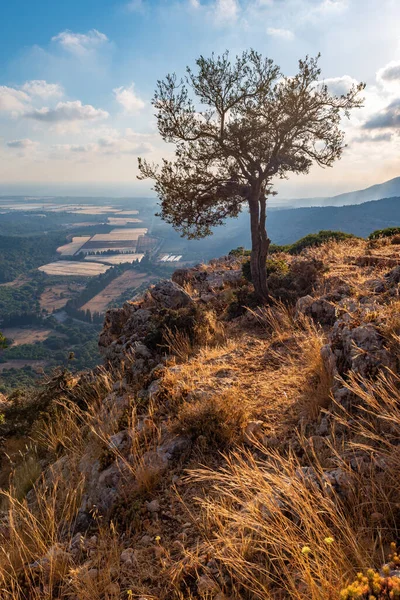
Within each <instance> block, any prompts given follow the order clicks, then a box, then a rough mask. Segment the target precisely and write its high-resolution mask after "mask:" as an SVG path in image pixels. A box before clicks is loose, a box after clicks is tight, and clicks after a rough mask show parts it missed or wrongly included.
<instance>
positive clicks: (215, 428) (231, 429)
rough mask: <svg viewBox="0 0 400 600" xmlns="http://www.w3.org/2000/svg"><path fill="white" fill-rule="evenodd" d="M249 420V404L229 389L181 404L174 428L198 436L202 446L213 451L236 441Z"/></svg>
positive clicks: (194, 436)
mask: <svg viewBox="0 0 400 600" xmlns="http://www.w3.org/2000/svg"><path fill="white" fill-rule="evenodd" d="M248 420H249V413H248V402H246V400H245V399H238V397H237V394H235V393H233V392H232V390H231V391H226V392H221V393H219V394H215V395H214V396H212V397H209V398H202V397H200V398H195V399H194V400H191V401H186V402H184V403H183V405H182V406H181V407H180V409H179V412H178V416H177V422H176V423H175V425H174V426H173V429H174V430H175V431H176V432H177V433H184V434H187V435H190V436H192V437H193V438H194V439H197V438H199V437H200V436H201V437H202V438H203V441H204V442H206V444H205V447H207V448H210V449H211V450H212V451H215V448H216V447H218V448H226V447H228V446H230V445H231V444H232V443H233V442H236V441H238V440H239V439H240V437H241V435H242V433H243V430H244V428H245V426H246V425H247V423H248Z"/></svg>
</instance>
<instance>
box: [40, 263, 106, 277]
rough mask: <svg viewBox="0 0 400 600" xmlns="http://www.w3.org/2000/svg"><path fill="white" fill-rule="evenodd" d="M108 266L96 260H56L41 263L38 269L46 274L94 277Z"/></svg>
mask: <svg viewBox="0 0 400 600" xmlns="http://www.w3.org/2000/svg"><path fill="white" fill-rule="evenodd" d="M109 268H110V266H109V265H103V264H101V263H96V262H72V261H66V260H65V261H64V260H58V261H56V262H52V263H49V264H47V265H42V266H41V267H39V271H42V272H43V273H46V275H60V276H62V277H66V276H74V275H75V276H79V277H94V276H95V275H99V274H100V273H105V272H106V271H107V270H108V269H109Z"/></svg>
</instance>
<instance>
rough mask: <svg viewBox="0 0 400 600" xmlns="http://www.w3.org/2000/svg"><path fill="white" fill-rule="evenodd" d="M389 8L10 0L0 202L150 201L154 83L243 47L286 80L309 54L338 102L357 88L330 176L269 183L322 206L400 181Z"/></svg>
mask: <svg viewBox="0 0 400 600" xmlns="http://www.w3.org/2000/svg"><path fill="white" fill-rule="evenodd" d="M399 23H400V1H399V0H380V1H379V2H378V0H126V1H124V0H121V2H118V1H114V0H69V1H68V2H47V1H46V2H45V1H44V0H14V1H13V2H7V5H6V6H5V8H4V7H3V9H2V19H1V22H0V56H1V57H2V68H1V71H0V193H10V192H15V193H18V192H20V193H32V194H35V193H44V192H47V193H49V194H51V193H62V191H66V192H69V193H71V192H72V191H75V192H76V193H90V192H91V191H93V192H95V193H98V194H99V195H100V194H101V193H102V192H103V193H104V195H106V194H108V193H114V194H117V195H122V194H137V195H149V193H150V184H149V183H147V182H138V181H137V180H136V173H137V166H136V165H137V156H146V157H147V158H150V159H154V160H156V161H158V160H160V158H161V157H162V156H165V155H167V154H168V152H169V151H170V150H169V149H168V147H166V146H165V145H164V144H163V143H162V142H161V141H160V138H159V136H158V134H157V130H156V127H155V119H154V116H153V110H152V107H151V103H150V102H151V98H152V95H153V91H154V87H155V83H156V81H157V79H160V78H163V77H164V76H165V75H166V74H167V73H168V72H172V71H175V72H176V73H177V74H181V73H182V74H183V72H184V69H185V66H186V65H187V64H189V65H191V64H193V62H194V60H195V58H196V57H197V56H198V55H200V54H203V55H209V54H210V53H211V52H212V51H215V52H217V53H220V52H223V51H224V50H225V49H227V48H228V49H229V50H230V51H231V52H232V53H234V54H235V53H238V52H241V51H242V50H243V49H246V48H249V47H253V48H255V49H256V50H258V51H259V52H261V53H263V54H264V55H267V56H268V57H270V58H272V59H273V60H274V61H275V62H276V63H277V64H278V65H280V67H281V69H282V71H283V72H284V73H285V74H287V75H290V74H291V73H294V72H295V70H296V67H297V61H298V59H299V58H301V57H304V56H305V55H306V54H309V55H316V54H317V53H318V52H321V54H322V57H321V62H320V64H321V67H322V73H323V77H324V80H325V81H326V82H327V83H328V85H329V86H330V87H331V89H332V91H334V92H337V93H342V92H343V91H345V90H346V89H347V88H348V86H349V85H351V83H352V82H354V81H356V82H358V81H364V82H366V83H367V89H366V92H365V103H364V104H365V105H364V108H362V109H361V110H358V111H357V112H356V113H355V114H354V115H353V116H352V118H351V120H350V121H345V122H344V123H343V125H344V129H345V131H346V141H347V143H348V147H347V149H346V150H345V153H344V155H343V158H342V160H341V161H340V162H339V163H337V164H336V166H335V167H334V168H332V169H326V170H322V169H317V168H316V169H313V170H312V172H311V173H310V174H309V175H308V176H307V177H303V176H302V177H297V176H293V177H291V178H290V179H289V180H288V181H285V182H282V183H281V182H278V184H277V189H278V191H279V192H280V196H281V197H301V196H316V195H327V196H329V195H333V194H336V193H340V192H343V191H349V190H353V189H360V188H365V187H367V186H368V185H372V184H374V183H378V182H382V181H385V180H387V179H390V178H392V177H396V176H400V152H399V150H400V138H399V132H400V29H399Z"/></svg>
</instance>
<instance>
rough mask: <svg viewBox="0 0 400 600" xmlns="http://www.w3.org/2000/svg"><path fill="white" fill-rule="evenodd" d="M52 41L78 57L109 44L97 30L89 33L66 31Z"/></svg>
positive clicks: (104, 36)
mask: <svg viewBox="0 0 400 600" xmlns="http://www.w3.org/2000/svg"><path fill="white" fill-rule="evenodd" d="M51 39H52V41H53V42H58V43H59V44H60V45H61V46H62V47H63V48H64V49H65V50H67V51H68V52H70V53H71V54H75V55H78V56H82V55H84V54H87V53H88V52H89V51H91V50H95V49H96V48H98V47H99V46H102V45H103V44H105V43H106V42H108V37H107V36H106V35H105V34H104V33H101V32H100V31H97V29H91V30H90V31H88V32H87V33H74V32H73V31H70V30H69V29H66V30H65V31H62V32H61V33H59V34H57V35H55V36H54V37H52V38H51Z"/></svg>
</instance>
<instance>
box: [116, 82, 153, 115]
mask: <svg viewBox="0 0 400 600" xmlns="http://www.w3.org/2000/svg"><path fill="white" fill-rule="evenodd" d="M134 88H135V86H134V84H133V83H132V84H131V85H130V86H129V87H124V86H121V87H119V88H115V89H114V90H113V92H114V95H115V99H116V101H117V102H118V103H119V104H120V105H121V106H122V107H123V109H124V112H125V113H126V114H133V113H136V112H138V111H140V110H142V108H144V107H145V103H144V102H143V100H142V99H141V98H139V96H137V95H136V94H135V91H134Z"/></svg>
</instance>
